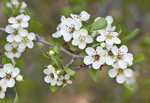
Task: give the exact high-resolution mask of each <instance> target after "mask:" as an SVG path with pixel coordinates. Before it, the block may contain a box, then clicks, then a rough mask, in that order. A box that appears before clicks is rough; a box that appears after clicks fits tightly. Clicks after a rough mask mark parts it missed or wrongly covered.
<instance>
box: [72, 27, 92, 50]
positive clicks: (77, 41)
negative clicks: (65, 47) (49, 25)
mask: <svg viewBox="0 0 150 103" xmlns="http://www.w3.org/2000/svg"><path fill="white" fill-rule="evenodd" d="M92 42H93V39H92V37H91V36H89V35H88V31H87V30H86V29H81V30H79V31H75V32H74V34H73V41H72V45H75V46H78V47H79V48H80V49H84V48H85V47H86V44H89V43H92Z"/></svg>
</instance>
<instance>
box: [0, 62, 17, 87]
mask: <svg viewBox="0 0 150 103" xmlns="http://www.w3.org/2000/svg"><path fill="white" fill-rule="evenodd" d="M19 73H20V70H19V69H18V68H17V67H14V66H13V65H12V64H10V63H8V64H5V65H4V66H3V69H1V70H0V77H1V78H3V80H5V81H6V86H7V87H10V88H12V87H14V86H15V79H14V78H16V76H17V75H19Z"/></svg>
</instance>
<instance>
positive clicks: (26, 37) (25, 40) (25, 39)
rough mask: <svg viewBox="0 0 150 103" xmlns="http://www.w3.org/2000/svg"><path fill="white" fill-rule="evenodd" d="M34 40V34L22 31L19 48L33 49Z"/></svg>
mask: <svg viewBox="0 0 150 103" xmlns="http://www.w3.org/2000/svg"><path fill="white" fill-rule="evenodd" d="M35 39H36V36H35V34H34V33H32V32H31V33H28V31H26V30H24V31H22V33H21V42H20V44H19V47H20V48H23V49H25V48H26V47H28V48H33V46H34V43H33V40H35Z"/></svg>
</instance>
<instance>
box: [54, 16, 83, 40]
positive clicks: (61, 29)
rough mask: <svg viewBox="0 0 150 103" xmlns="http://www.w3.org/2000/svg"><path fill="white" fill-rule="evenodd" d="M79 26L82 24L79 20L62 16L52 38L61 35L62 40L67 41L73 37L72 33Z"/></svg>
mask: <svg viewBox="0 0 150 103" xmlns="http://www.w3.org/2000/svg"><path fill="white" fill-rule="evenodd" d="M81 26H82V24H81V22H80V21H77V20H74V19H72V18H65V17H64V16H62V17H61V23H60V24H59V25H58V27H57V32H56V33H53V34H52V36H53V37H54V38H60V37H61V36H63V38H64V40H65V41H66V42H69V41H70V40H71V39H72V37H73V33H74V32H75V31H77V30H80V28H81Z"/></svg>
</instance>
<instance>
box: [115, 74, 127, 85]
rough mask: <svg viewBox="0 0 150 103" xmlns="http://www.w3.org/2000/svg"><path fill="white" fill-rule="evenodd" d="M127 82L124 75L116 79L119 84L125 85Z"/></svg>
mask: <svg viewBox="0 0 150 103" xmlns="http://www.w3.org/2000/svg"><path fill="white" fill-rule="evenodd" d="M125 80H126V78H125V76H124V75H118V76H117V78H116V81H117V83H119V84H122V83H124V82H125Z"/></svg>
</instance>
